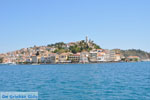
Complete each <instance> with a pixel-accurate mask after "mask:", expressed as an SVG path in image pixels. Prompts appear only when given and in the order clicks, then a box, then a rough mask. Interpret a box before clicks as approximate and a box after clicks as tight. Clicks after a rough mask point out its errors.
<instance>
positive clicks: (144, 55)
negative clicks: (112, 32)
mask: <svg viewBox="0 0 150 100" xmlns="http://www.w3.org/2000/svg"><path fill="white" fill-rule="evenodd" d="M121 54H122V55H124V56H125V57H128V56H139V57H140V58H141V59H143V60H144V59H150V53H148V52H145V51H142V50H140V49H138V50H136V49H129V50H121Z"/></svg>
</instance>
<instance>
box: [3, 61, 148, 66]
mask: <svg viewBox="0 0 150 100" xmlns="http://www.w3.org/2000/svg"><path fill="white" fill-rule="evenodd" d="M138 62H150V61H138ZM109 63H136V62H124V61H118V62H115V61H114V62H97V63H96V62H95V63H94V62H93V63H91V62H90V63H49V64H38V63H34V64H3V63H0V65H67V64H109Z"/></svg>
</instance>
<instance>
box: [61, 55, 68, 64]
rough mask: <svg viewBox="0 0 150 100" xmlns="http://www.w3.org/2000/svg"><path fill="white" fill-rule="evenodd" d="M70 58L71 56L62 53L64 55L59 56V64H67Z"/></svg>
mask: <svg viewBox="0 0 150 100" xmlns="http://www.w3.org/2000/svg"><path fill="white" fill-rule="evenodd" d="M68 56H69V54H68V53H62V54H60V55H59V62H60V63H66V62H68V61H67V60H68Z"/></svg>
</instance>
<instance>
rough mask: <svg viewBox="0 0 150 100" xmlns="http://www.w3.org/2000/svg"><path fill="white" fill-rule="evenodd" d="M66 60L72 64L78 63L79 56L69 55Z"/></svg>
mask: <svg viewBox="0 0 150 100" xmlns="http://www.w3.org/2000/svg"><path fill="white" fill-rule="evenodd" d="M68 60H69V61H71V62H73V63H78V62H79V61H80V54H72V55H69V57H68Z"/></svg>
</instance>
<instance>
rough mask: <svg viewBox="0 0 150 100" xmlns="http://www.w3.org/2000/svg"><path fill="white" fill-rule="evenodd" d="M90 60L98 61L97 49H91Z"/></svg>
mask: <svg viewBox="0 0 150 100" xmlns="http://www.w3.org/2000/svg"><path fill="white" fill-rule="evenodd" d="M89 58H90V62H97V51H90V56H89Z"/></svg>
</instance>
